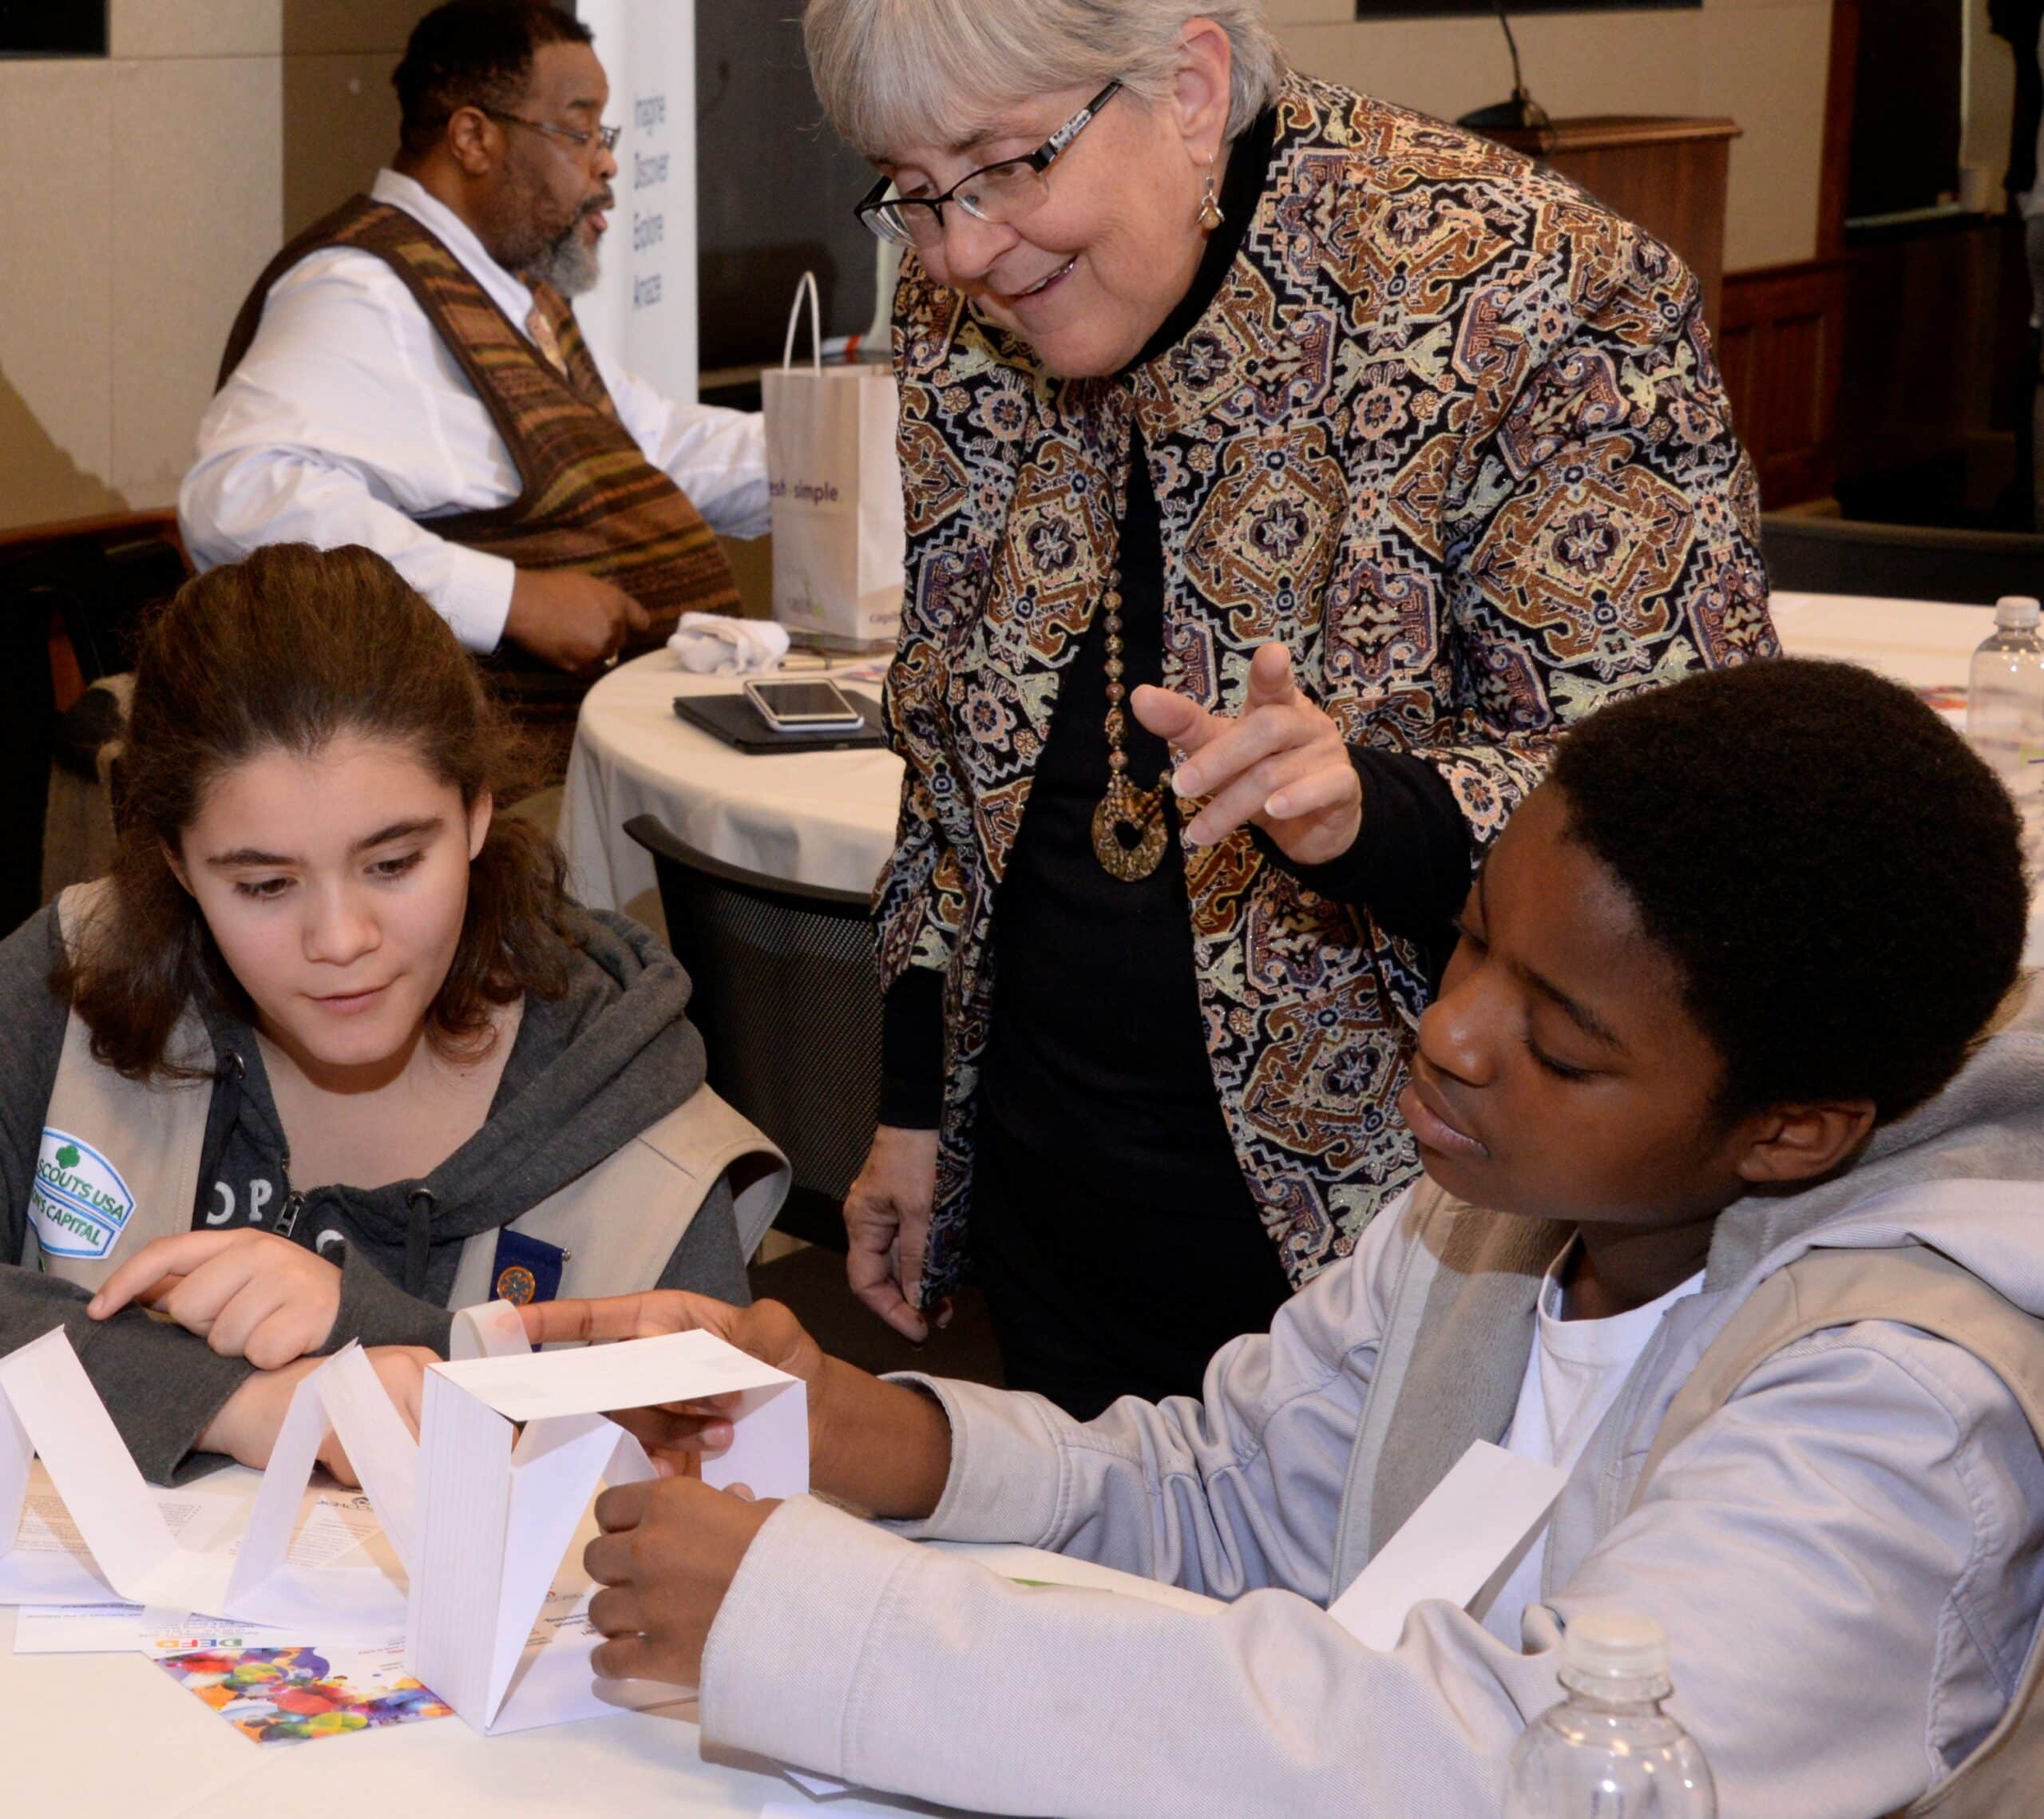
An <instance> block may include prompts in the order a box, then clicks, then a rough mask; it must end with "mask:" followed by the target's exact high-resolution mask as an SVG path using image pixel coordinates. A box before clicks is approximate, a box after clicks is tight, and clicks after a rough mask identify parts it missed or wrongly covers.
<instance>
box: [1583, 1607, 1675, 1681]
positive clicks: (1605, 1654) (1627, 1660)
mask: <svg viewBox="0 0 2044 1819" xmlns="http://www.w3.org/2000/svg"><path fill="white" fill-rule="evenodd" d="M1561 1682H1562V1684H1563V1686H1566V1687H1567V1688H1568V1689H1569V1690H1571V1692H1577V1693H1587V1694H1590V1695H1592V1696H1593V1697H1594V1698H1606V1699H1665V1698H1667V1696H1668V1694H1669V1692H1670V1682H1669V1678H1668V1632H1667V1631H1666V1630H1664V1629H1662V1627H1661V1626H1660V1625H1659V1624H1658V1623H1655V1622H1654V1619H1652V1618H1651V1617H1635V1616H1634V1615H1632V1614H1631V1613H1630V1611H1584V1612H1583V1614H1582V1615H1580V1616H1579V1617H1577V1618H1575V1619H1574V1620H1573V1621H1572V1622H1571V1623H1570V1624H1569V1627H1568V1631H1567V1634H1566V1635H1563V1638H1562V1666H1561Z"/></svg>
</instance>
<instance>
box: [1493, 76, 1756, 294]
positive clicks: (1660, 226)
mask: <svg viewBox="0 0 2044 1819" xmlns="http://www.w3.org/2000/svg"><path fill="white" fill-rule="evenodd" d="M1487 137H1490V138H1492V139H1495V140H1496V141H1498V142H1499V144H1500V145H1509V146H1511V149H1513V150H1514V151H1515V152H1523V153H1526V155H1527V157H1532V158H1538V159H1539V161H1541V162H1542V163H1543V164H1551V165H1552V166H1553V167H1554V168H1555V169H1556V170H1558V171H1559V172H1561V173H1562V175H1563V176H1566V177H1571V178H1573V179H1574V180H1575V181H1576V182H1578V183H1579V184H1582V185H1583V188H1585V189H1586V190H1588V191H1589V192H1590V194H1591V195H1592V196H1595V197H1596V198H1597V200H1598V201H1599V202H1601V203H1602V204H1604V206H1605V207H1606V208H1609V209H1611V210H1612V211H1613V212H1615V213H1617V214H1620V215H1622V216H1625V217H1626V220H1630V221H1637V222H1638V224H1640V226H1642V228H1646V231H1647V232H1649V233H1650V234H1652V235H1653V236H1654V238H1655V239H1657V240H1664V241H1666V243H1667V244H1669V245H1670V246H1671V247H1673V248H1674V249H1675V251H1676V252H1678V253H1679V254H1681V255H1682V259H1683V261H1684V262H1685V263H1686V264H1687V265H1688V266H1689V269H1690V270H1691V271H1693V272H1695V274H1696V275H1697V282H1698V283H1701V285H1702V287H1703V313H1704V316H1705V319H1706V320H1707V321H1708V322H1709V323H1710V325H1711V327H1713V329H1714V328H1716V327H1717V325H1718V323H1720V321H1721V319H1722V317H1721V311H1720V305H1721V301H1722V299H1723V295H1724V289H1725V174H1726V171H1727V169H1728V168H1729V164H1730V163H1731V157H1732V141H1733V140H1734V139H1736V138H1737V137H1739V126H1738V124H1737V122H1736V121H1729V120H1682V119H1670V118H1663V117H1655V116H1651V115H1646V114H1590V115H1586V116H1584V117H1582V118H1580V119H1576V120H1557V121H1554V122H1552V123H1551V125H1547V126H1545V127H1537V128H1530V129H1524V130H1522V129H1519V128H1516V127H1511V128H1499V129H1494V130H1493V131H1491V133H1489V134H1487Z"/></svg>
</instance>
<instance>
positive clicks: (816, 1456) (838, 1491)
mask: <svg viewBox="0 0 2044 1819" xmlns="http://www.w3.org/2000/svg"><path fill="white" fill-rule="evenodd" d="M518 1311H519V1313H520V1314H521V1315H523V1316H524V1318H525V1336H526V1338H529V1339H530V1340H531V1341H532V1342H533V1344H534V1345H546V1344H548V1343H549V1342H551V1341H555V1340H560V1339H594V1340H602V1339H644V1338H653V1337H655V1336H656V1335H658V1334H662V1333H683V1332H689V1331H693V1330H702V1331H704V1332H708V1333H714V1334H716V1335H717V1337H718V1338H720V1339H723V1340H724V1341H726V1342H727V1344H730V1345H735V1346H736V1347H737V1348H738V1349H739V1350H740V1351H742V1352H745V1353H749V1354H750V1355H751V1357H755V1358H758V1359H759V1360H760V1361H762V1362H763V1363H766V1364H770V1365H773V1367H774V1369H776V1370H784V1371H786V1373H788V1375H789V1376H790V1377H799V1378H801V1380H802V1382H803V1383H804V1384H805V1385H806V1386H807V1388H808V1392H809V1469H810V1484H812V1485H814V1488H816V1489H818V1490H819V1491H823V1492H828V1493H829V1494H830V1496H834V1497H838V1498H842V1499H843V1500H845V1501H846V1502H849V1503H853V1504H858V1506H859V1507H860V1508H862V1509H866V1510H870V1511H871V1512H873V1514H874V1515H876V1516H928V1515H929V1513H930V1512H932V1511H933V1510H934V1509H935V1508H937V1499H938V1498H939V1497H941V1496H942V1495H943V1493H944V1486H945V1480H946V1479H947V1478H948V1477H949V1473H950V1469H951V1424H950V1423H949V1421H947V1420H946V1419H945V1414H944V1410H943V1409H941V1407H940V1406H939V1405H937V1403H936V1402H934V1401H932V1400H931V1399H930V1398H929V1397H927V1396H925V1395H923V1394H922V1393H921V1392H919V1391H917V1390H914V1389H908V1388H906V1387H905V1386H903V1385H900V1384H894V1383H883V1382H881V1381H880V1379H879V1378H877V1377H871V1376H869V1375H868V1374H867V1373H866V1372H865V1371H862V1370H861V1369H858V1367H857V1366H856V1365H848V1364H846V1363H845V1362H844V1361H843V1360H842V1359H840V1358H833V1357H825V1356H824V1354H823V1352H822V1349H821V1348H819V1347H818V1345H817V1343H816V1341H814V1339H812V1338H810V1336H809V1334H808V1333H807V1332H806V1331H805V1330H803V1327H802V1322H800V1321H798V1320H797V1319H796V1318H795V1317H794V1315H793V1314H790V1312H789V1311H788V1310H787V1309H786V1308H785V1307H783V1306H782V1305H781V1304H780V1303H779V1302H777V1301H760V1302H754V1303H753V1304H752V1306H750V1307H732V1306H729V1305H728V1304H727V1303H726V1302H721V1301H712V1300H711V1298H709V1297H708V1296H707V1295H699V1294H685V1293H683V1291H682V1290H679V1289H649V1290H647V1291H646V1292H645V1293H644V1294H628V1295H613V1296H612V1297H610V1298H608V1299H607V1300H603V1301H543V1302H529V1303H528V1304H527V1305H526V1306H523V1307H521V1308H520V1309H519V1310H518ZM737 1400H738V1399H737V1398H736V1397H730V1396H719V1397H711V1398H709V1399H708V1400H707V1401H701V1402H675V1403H671V1404H668V1405H666V1406H665V1407H663V1408H658V1409H622V1410H619V1409H613V1410H612V1411H611V1418H612V1420H613V1421H616V1423H617V1424H618V1425H620V1427H622V1428H624V1429H626V1430H627V1431H628V1432H629V1433H632V1434H633V1435H635V1436H636V1437H637V1438H638V1440H639V1441H640V1445H643V1446H644V1447H645V1448H646V1450H647V1451H648V1452H649V1453H651V1454H652V1455H653V1462H654V1464H655V1466H656V1468H660V1469H661V1470H663V1471H665V1472H686V1473H688V1474H690V1475H691V1476H692V1475H694V1474H695V1472H696V1471H697V1469H698V1466H697V1460H698V1459H699V1456H700V1455H701V1454H702V1453H703V1452H705V1451H708V1452H719V1451H721V1450H722V1449H723V1448H725V1447H727V1446H728V1445H731V1415H732V1413H733V1412H734V1410H735V1408H736V1405H737Z"/></svg>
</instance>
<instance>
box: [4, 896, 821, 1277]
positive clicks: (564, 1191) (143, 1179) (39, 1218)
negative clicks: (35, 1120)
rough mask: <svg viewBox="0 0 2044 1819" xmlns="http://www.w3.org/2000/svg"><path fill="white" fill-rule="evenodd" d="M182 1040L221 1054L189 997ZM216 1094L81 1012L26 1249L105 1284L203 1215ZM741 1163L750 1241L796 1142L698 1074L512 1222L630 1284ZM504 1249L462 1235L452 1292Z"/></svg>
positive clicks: (174, 1054)
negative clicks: (645, 1121) (129, 1057)
mask: <svg viewBox="0 0 2044 1819" xmlns="http://www.w3.org/2000/svg"><path fill="white" fill-rule="evenodd" d="M99 888H100V887H99V886H96V885H83V886H77V887H74V888H73V889H72V890H67V891H66V892H65V894H64V895H63V897H62V898H61V899H59V914H60V916H61V919H62V924H63V929H64V937H65V941H66V942H67V943H68V942H69V941H73V940H75V939H76V938H77V935H76V931H77V928H78V926H79V924H80V921H81V917H83V916H84V915H85V913H86V912H87V911H88V910H89V909H90V907H91V906H92V903H93V898H94V895H95V894H96V893H97V890H99ZM170 1051H171V1058H172V1059H173V1060H176V1061H177V1062H179V1063H180V1064H184V1065H186V1066H196V1067H198V1068H208V1069H210V1068H211V1066H212V1058H213V1056H212V1045H211V1044H210V1042H209V1041H208V1039H207V1036H206V1032H205V1029H204V1026H203V1024H201V1023H200V1020H199V1019H198V1017H196V1016H195V1015H193V1014H192V1013H190V1012H187V1013H186V1014H185V1017H184V1020H183V1021H182V1022H180V1024H179V1025H178V1028H177V1030H176V1033H175V1035H174V1036H172V1040H171V1044H170ZM212 1095H213V1083H212V1080H211V1078H210V1077H208V1078H204V1079H200V1080H179V1081H172V1082H168V1083H156V1084H146V1085H145V1084H141V1083H138V1082H137V1081H134V1080H127V1079H125V1078H124V1077H123V1076H121V1075H120V1074H117V1073H116V1072H114V1071H113V1068H109V1067H105V1066H103V1065H101V1064H100V1063H99V1062H97V1061H96V1060H93V1053H92V1033H91V1032H90V1031H89V1030H88V1029H87V1028H85V1025H84V1024H83V1023H82V1022H81V1020H79V1018H78V1017H77V1013H75V1012H74V1013H73V1014H72V1017H71V1020H70V1024H69V1028H66V1030H65V1032H64V1051H63V1055H62V1056H61V1059H60V1060H59V1061H58V1063H57V1080H56V1084H55V1085H54V1086H53V1088H52V1089H51V1092H50V1108H49V1110H48V1112H46V1114H45V1115H44V1118H43V1135H42V1148H41V1151H40V1153H39V1154H38V1158H37V1162H36V1173H35V1181H34V1186H33V1187H31V1189H30V1206H29V1212H30V1217H29V1220H28V1233H27V1238H26V1242H25V1244H24V1246H23V1251H22V1258H21V1259H20V1260H21V1262H22V1265H23V1266H25V1267H26V1268H30V1269H41V1270H43V1271H45V1272H46V1273H47V1274H50V1275H54V1276H61V1277H62V1278H64V1279H65V1281H67V1282H76V1283H77V1284H78V1285H79V1286H81V1288H86V1289H97V1287H98V1286H100V1284H101V1282H104V1281H105V1279H106V1278H107V1276H108V1275H109V1274H110V1273H111V1272H112V1271H113V1269H114V1267H115V1266H116V1265H117V1264H118V1263H119V1262H121V1259H122V1258H125V1257H129V1256H132V1255H133V1254H134V1253H135V1251H136V1250H137V1249H139V1248H140V1247H141V1246H142V1245H145V1244H146V1243H148V1242H149V1241H150V1240H151V1239H152V1238H168V1237H171V1236H172V1235H173V1234H176V1233H179V1232H185V1231H190V1230H191V1229H192V1208H193V1207H195V1206H196V1204H197V1203H198V1198H199V1171H200V1149H201V1147H202V1146H203V1145H204V1142H205V1135H206V1113H207V1110H208V1107H209V1106H210V1105H211V1104H212ZM726 1173H729V1174H730V1175H731V1188H732V1193H733V1196H734V1199H735V1202H736V1206H737V1215H738V1227H739V1242H740V1244H741V1245H742V1246H743V1250H744V1252H745V1254H746V1255H747V1256H748V1257H749V1256H750V1255H751V1254H752V1250H753V1247H754V1246H755V1245H757V1244H758V1242H759V1239H760V1238H761V1237H762V1236H763V1234H764V1233H765V1231H766V1230H767V1227H768V1226H769V1225H770V1224H771V1223H773V1219H774V1214H775V1213H776V1212H777V1211H779V1209H780V1205H781V1202H782V1199H785V1198H786V1194H787V1189H788V1177H789V1168H788V1162H787V1158H786V1156H784V1155H782V1153H781V1151H779V1150H778V1149H777V1148H776V1147H774V1144H773V1143H771V1142H770V1141H769V1140H768V1139H767V1137H766V1136H765V1135H763V1133H762V1132H761V1131H759V1130H758V1129H756V1128H755V1127H754V1126H753V1125H752V1124H750V1123H748V1122H747V1120H745V1119H743V1118H742V1117H740V1116H739V1114H738V1113H737V1112H734V1111H733V1110H732V1109H731V1107H729V1106H728V1105H727V1104H725V1103H724V1102H723V1100H721V1099H719V1098H718V1096H716V1095H715V1093H714V1092H711V1090H710V1089H709V1088H708V1087H707V1086H703V1087H699V1088H697V1089H696V1091H695V1092H694V1093H692V1094H691V1096H689V1098H688V1100H687V1102H686V1103H685V1104H681V1105H679V1106H677V1107H676V1108H675V1109H674V1110H673V1111H672V1112H669V1113H667V1116H665V1117H664V1118H661V1119H660V1120H657V1121H656V1122H655V1123H654V1124H652V1125H650V1126H649V1127H648V1128H647V1129H645V1130H644V1131H640V1134H639V1135H637V1136H636V1137H635V1138H634V1139H632V1141H631V1142H629V1143H627V1144H625V1145H624V1147H623V1148H621V1149H620V1150H618V1151H616V1152H615V1153H614V1154H613V1155H611V1156H610V1157H609V1158H608V1159H606V1160H605V1161H604V1162H601V1163H598V1164H597V1165H596V1167H594V1168H592V1169H591V1170H589V1171H588V1172H587V1173H586V1174H584V1175H581V1176H580V1177H579V1178H577V1179H576V1180H574V1181H572V1182H570V1183H568V1185H567V1186H566V1187H563V1188H561V1190H560V1191H558V1192H557V1193H555V1194H553V1195H549V1197H548V1198H547V1199H544V1200H542V1201H541V1202H540V1203H538V1204H537V1206H535V1207H532V1208H531V1209H530V1210H529V1211H526V1212H524V1213H521V1214H520V1215H518V1217H517V1218H516V1219H513V1220H511V1221H510V1222H509V1226H510V1229H511V1230H512V1231H518V1232H524V1233H526V1234H529V1235H530V1236H532V1237H533V1238H539V1239H541V1240H543V1241H544V1242H546V1243H549V1244H553V1245H557V1246H560V1247H561V1249H562V1250H564V1251H566V1252H567V1253H568V1258H567V1262H566V1264H565V1266H564V1269H563V1270H562V1274H561V1290H560V1292H561V1294H562V1295H563V1296H564V1297H571V1296H572V1297H580V1296H592V1295H609V1294H631V1293H632V1292H633V1291H635V1290H640V1289H646V1288H651V1287H652V1286H653V1284H654V1283H655V1282H658V1281H659V1279H660V1272H661V1270H663V1269H664V1268H665V1267H666V1266H667V1259H668V1258H670V1257H671V1256H672V1255H673V1254H674V1250H675V1246H676V1245H677V1244H679V1242H681V1238H682V1235H683V1234H684V1233H685V1232H686V1231H687V1230H688V1227H689V1225H690V1223H691V1221H692V1220H693V1219H695V1215H696V1212H697V1211H698V1210H699V1208H700V1207H701V1206H702V1204H703V1201H704V1199H707V1197H708V1195H709V1192H710V1190H711V1188H712V1187H715V1185H716V1183H717V1181H718V1179H719V1177H720V1176H722V1175H725V1174H726ZM496 1251H497V1228H493V1229H491V1230H489V1231H482V1232H478V1233H477V1234H475V1235H474V1236H473V1237H472V1238H469V1239H468V1240H467V1242H465V1244H464V1245H463V1246H462V1247H461V1262H460V1264H459V1266H458V1268H457V1270H456V1273H455V1277H454V1290H453V1292H452V1293H451V1294H450V1296H449V1297H448V1302H447V1305H448V1306H450V1307H465V1306H469V1305H471V1304H472V1303H474V1302H481V1301H486V1300H488V1299H489V1298H490V1289H491V1279H490V1271H491V1266H492V1265H493V1262H494V1261H495V1258H496Z"/></svg>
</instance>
